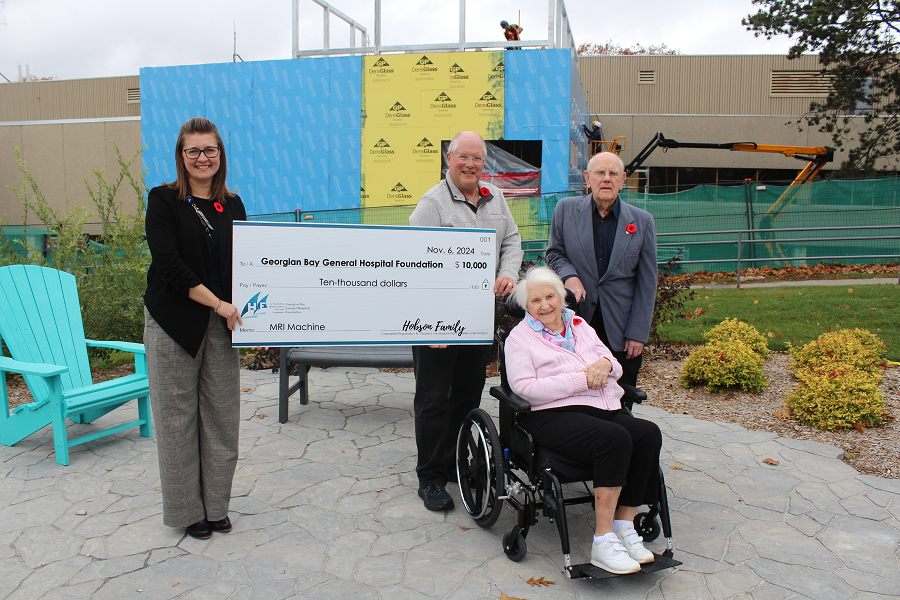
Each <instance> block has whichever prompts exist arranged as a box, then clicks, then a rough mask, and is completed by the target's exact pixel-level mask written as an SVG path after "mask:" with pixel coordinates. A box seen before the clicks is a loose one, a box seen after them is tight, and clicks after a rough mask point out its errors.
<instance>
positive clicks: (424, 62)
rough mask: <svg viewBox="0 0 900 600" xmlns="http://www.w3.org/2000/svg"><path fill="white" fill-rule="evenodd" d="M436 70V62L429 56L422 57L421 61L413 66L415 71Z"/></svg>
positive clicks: (426, 71) (427, 71)
mask: <svg viewBox="0 0 900 600" xmlns="http://www.w3.org/2000/svg"><path fill="white" fill-rule="evenodd" d="M435 71H437V67H435V66H434V63H433V62H431V59H429V58H428V57H427V56H423V57H422V58H420V59H419V62H417V63H416V64H415V66H413V68H412V72H413V73H433V72H435Z"/></svg>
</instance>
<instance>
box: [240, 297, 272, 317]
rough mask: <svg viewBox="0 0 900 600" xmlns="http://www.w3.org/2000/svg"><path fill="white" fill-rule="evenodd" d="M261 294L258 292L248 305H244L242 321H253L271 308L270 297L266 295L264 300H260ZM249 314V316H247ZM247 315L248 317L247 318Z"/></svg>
mask: <svg viewBox="0 0 900 600" xmlns="http://www.w3.org/2000/svg"><path fill="white" fill-rule="evenodd" d="M259 294H260V292H257V293H256V294H254V295H253V297H252V298H250V300H249V301H247V304H245V305H244V310H242V311H241V318H242V319H253V318H254V317H257V316H259V315H261V314H263V313H264V312H265V310H266V308H268V306H269V295H268V294H266V295H265V296H263V298H262V300H260V299H259ZM247 313H249V315H248V314H247ZM245 315H246V316H245Z"/></svg>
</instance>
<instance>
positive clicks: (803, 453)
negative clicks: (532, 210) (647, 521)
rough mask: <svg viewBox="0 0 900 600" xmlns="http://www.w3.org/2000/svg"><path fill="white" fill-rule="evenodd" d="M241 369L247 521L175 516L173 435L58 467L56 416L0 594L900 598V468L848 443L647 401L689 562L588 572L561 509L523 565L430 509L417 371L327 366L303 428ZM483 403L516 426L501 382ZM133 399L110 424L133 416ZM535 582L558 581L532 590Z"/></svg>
mask: <svg viewBox="0 0 900 600" xmlns="http://www.w3.org/2000/svg"><path fill="white" fill-rule="evenodd" d="M241 375H242V386H243V388H244V389H246V390H248V391H246V392H245V393H242V398H243V404H242V417H243V422H242V426H241V453H240V460H239V462H238V469H237V473H236V476H235V480H234V491H233V495H234V499H233V500H232V503H231V518H232V520H233V521H234V530H233V531H232V532H231V533H229V534H216V535H214V536H213V537H212V539H210V540H204V541H200V540H195V539H192V538H190V537H186V536H185V535H184V533H183V531H182V530H175V529H171V528H168V527H165V526H163V525H162V520H161V514H160V513H161V499H160V493H159V475H158V471H157V464H156V444H155V440H154V439H147V438H141V437H139V436H138V434H137V431H136V430H130V431H129V432H128V433H127V434H119V435H118V436H111V437H105V438H101V439H100V440H98V441H95V442H91V443H89V444H87V445H83V446H77V447H76V448H74V449H73V451H72V455H71V464H70V465H69V466H68V467H63V466H61V465H58V464H57V463H56V461H55V458H54V455H53V441H52V436H51V434H50V431H49V427H48V428H46V429H45V430H44V431H43V432H41V434H39V435H35V436H32V437H31V438H28V439H26V440H23V441H22V442H20V443H19V444H18V445H17V446H15V447H12V448H7V447H3V446H0V459H2V464H0V474H2V476H3V477H2V480H0V598H9V599H11V600H13V599H15V600H38V599H41V600H51V599H54V600H55V599H59V600H61V599H75V598H77V599H87V598H91V599H96V600H122V599H125V598H128V599H130V598H140V599H145V600H151V599H152V600H157V599H159V600H163V599H168V598H184V599H190V600H201V599H225V598H235V599H262V600H282V599H287V598H307V599H323V600H324V599H328V600H331V599H341V600H342V599H344V598H372V599H385V600H406V599H410V600H412V599H425V598H447V599H453V600H464V599H465V600H468V599H480V598H495V599H496V598H500V596H501V593H503V594H506V595H507V596H510V597H514V598H527V599H529V600H535V599H557V598H579V599H581V598H626V599H632V598H634V599H638V598H642V599H643V598H646V599H653V600H662V599H665V600H675V599H685V600H688V599H690V600H696V599H710V598H716V599H718V598H734V599H750V598H753V599H756V600H784V599H788V598H811V599H816V600H822V599H837V600H844V599H848V600H849V599H857V600H875V599H888V598H897V597H900V562H898V559H900V555H898V547H900V480H885V479H879V478H876V477H871V476H867V475H860V474H859V473H857V472H856V471H855V470H853V469H852V468H851V467H849V466H847V465H845V464H844V463H843V462H841V461H840V454H841V453H840V451H839V450H837V449H836V448H834V447H832V446H826V445H823V444H818V443H814V442H804V441H797V440H792V439H786V438H779V437H777V436H775V435H774V434H767V433H763V432H756V431H747V430H745V429H743V428H741V427H738V426H736V425H731V424H727V423H709V422H705V421H700V420H697V419H694V418H692V417H689V416H686V415H672V414H669V413H667V412H665V411H662V410H660V409H656V408H652V407H637V409H636V412H637V414H639V415H640V416H643V417H645V418H649V419H651V420H653V421H655V422H656V423H657V424H658V425H659V426H660V428H661V429H662V430H663V434H664V441H663V455H662V464H663V467H664V471H665V475H666V483H667V485H668V487H669V502H670V507H671V511H672V527H673V533H674V542H675V547H676V554H675V556H676V558H678V559H679V560H681V561H682V562H683V563H684V565H683V566H681V567H678V568H677V569H670V570H666V571H661V572H658V573H655V574H649V575H643V574H641V575H634V576H629V577H620V578H615V579H609V580H603V581H593V580H584V579H581V580H574V581H571V580H568V579H567V578H566V576H565V574H564V573H563V572H562V564H563V563H562V555H561V553H560V550H559V539H558V536H557V534H556V527H555V525H553V524H551V523H549V522H548V521H547V520H546V519H541V521H540V522H539V524H538V525H537V526H536V527H535V528H533V529H532V531H531V533H530V534H529V536H528V539H527V541H528V556H527V557H526V558H525V560H524V561H523V562H521V563H513V562H511V561H509V560H508V559H507V558H506V556H505V555H504V554H503V551H502V549H501V545H500V538H501V536H502V534H503V533H504V532H506V531H508V530H509V529H510V528H511V527H512V524H513V522H514V518H513V513H512V512H511V511H510V510H509V509H505V510H504V513H503V515H502V516H501V517H500V520H499V521H498V523H497V524H496V525H494V526H493V527H492V528H491V529H487V530H483V529H480V528H479V527H477V526H475V524H474V523H473V522H472V520H471V519H470V518H469V517H468V515H467V514H466V512H465V511H464V510H463V509H462V508H461V503H460V502H459V498H458V493H457V489H456V487H455V486H450V491H451V493H452V494H454V496H455V497H456V500H457V508H456V509H455V510H453V511H450V512H448V513H446V514H443V513H433V512H429V511H427V510H425V509H424V508H423V507H422V503H421V501H420V500H419V498H418V496H417V495H416V485H417V484H416V478H415V471H414V469H415V443H414V439H413V419H412V395H413V394H412V392H413V388H414V381H413V378H412V374H411V373H401V374H392V373H381V372H378V371H376V370H374V369H356V368H354V369H345V368H332V369H325V370H314V371H313V372H312V373H311V376H312V385H311V386H310V394H311V398H312V399H313V400H312V402H311V403H310V404H309V405H308V406H300V405H299V404H298V403H296V402H294V403H292V405H291V412H290V420H289V422H288V423H286V424H285V425H280V424H279V423H278V421H277V413H278V410H277V398H278V383H277V376H276V375H273V374H271V373H267V372H251V371H243V372H242V374H241ZM494 383H496V381H495V382H494ZM490 384H491V383H490V382H489V385H490ZM482 406H483V407H484V408H486V409H487V410H488V412H490V413H492V414H493V415H494V416H495V418H496V411H497V405H496V401H494V400H493V399H492V398H490V397H489V396H488V395H487V388H486V389H485V400H484V402H483V404H482ZM131 410H133V411H134V412H136V409H131V408H130V407H128V408H126V409H120V410H119V411H117V412H114V413H112V414H111V415H108V416H107V417H104V419H108V421H107V423H111V422H113V421H112V420H113V419H115V420H121V421H125V420H129V419H131V418H134V417H133V416H131V414H130V411H131ZM90 427H91V426H82V425H76V426H71V427H70V436H72V435H75V434H76V433H77V432H78V431H80V430H84V429H88V428H90ZM766 458H771V459H774V460H776V461H778V463H779V464H778V465H774V466H773V465H768V464H765V463H764V462H763V461H764V459H766ZM676 466H677V467H681V468H678V469H676V468H673V467H676ZM592 521H593V519H592V514H591V511H590V509H589V507H575V508H573V509H572V511H571V516H570V525H569V530H570V534H571V537H572V544H573V556H572V560H573V562H585V561H586V560H587V558H588V557H587V555H586V552H587V551H588V550H589V544H590V539H591V534H592V529H593V527H592ZM664 544H665V542H664V540H663V539H659V540H657V541H655V542H653V543H652V544H650V547H651V548H652V549H654V550H655V551H661V550H662V549H664V547H665V546H664ZM531 577H535V578H538V577H544V578H545V579H546V580H551V581H554V582H555V584H554V585H552V586H549V587H541V588H537V587H530V586H529V585H528V584H526V580H528V579H529V578H531Z"/></svg>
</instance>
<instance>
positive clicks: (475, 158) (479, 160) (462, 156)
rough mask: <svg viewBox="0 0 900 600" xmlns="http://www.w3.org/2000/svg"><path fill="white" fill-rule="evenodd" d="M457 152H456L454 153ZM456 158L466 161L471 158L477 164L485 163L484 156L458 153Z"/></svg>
mask: <svg viewBox="0 0 900 600" xmlns="http://www.w3.org/2000/svg"><path fill="white" fill-rule="evenodd" d="M454 154H455V153H454ZM456 158H458V159H459V160H461V161H463V162H464V163H467V162H469V161H470V160H471V161H472V162H473V163H475V164H476V165H481V164H484V157H483V156H469V155H468V154H457V155H456Z"/></svg>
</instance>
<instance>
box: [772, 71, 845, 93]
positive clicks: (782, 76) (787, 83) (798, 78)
mask: <svg viewBox="0 0 900 600" xmlns="http://www.w3.org/2000/svg"><path fill="white" fill-rule="evenodd" d="M830 91H831V78H830V77H828V76H824V75H822V73H820V72H819V71H772V85H771V87H770V93H771V95H772V96H827V95H828V92H830Z"/></svg>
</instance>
